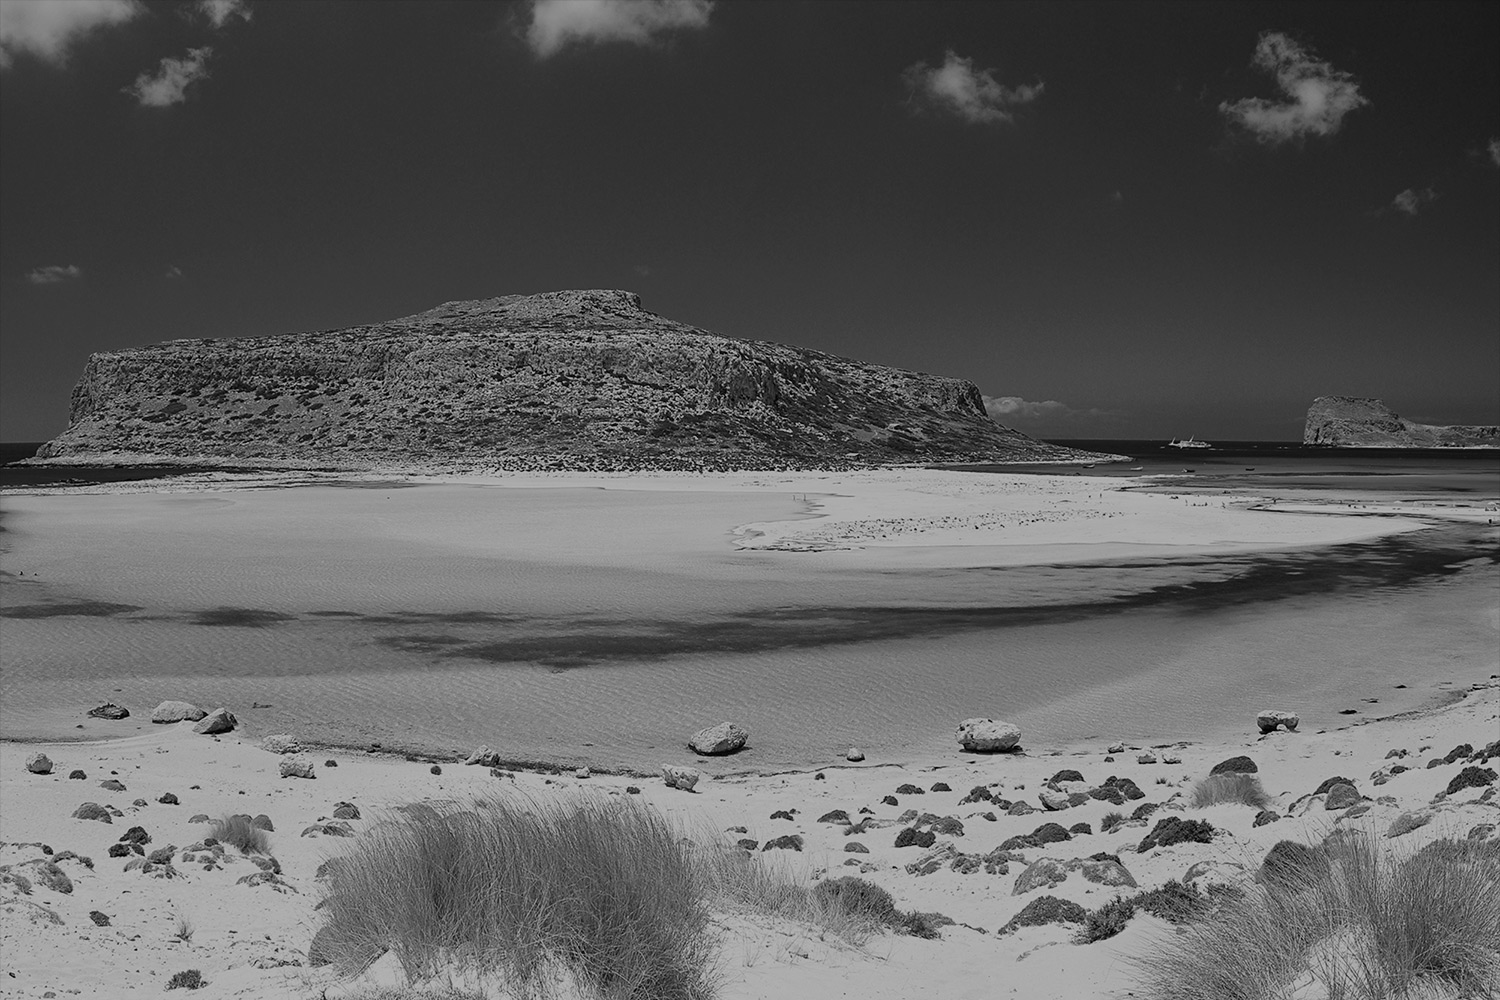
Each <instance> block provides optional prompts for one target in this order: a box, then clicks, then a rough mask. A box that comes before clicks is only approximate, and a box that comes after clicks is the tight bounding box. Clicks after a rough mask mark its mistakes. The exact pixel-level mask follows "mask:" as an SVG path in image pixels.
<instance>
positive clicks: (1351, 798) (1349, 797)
mask: <svg viewBox="0 0 1500 1000" xmlns="http://www.w3.org/2000/svg"><path fill="white" fill-rule="evenodd" d="M1359 800H1360V794H1359V789H1357V788H1355V787H1354V786H1353V785H1346V784H1343V783H1340V784H1337V785H1334V786H1333V787H1332V788H1330V789H1328V797H1327V798H1326V799H1324V800H1323V808H1324V809H1329V810H1332V809H1347V808H1349V807H1350V806H1352V805H1355V804H1357V803H1358V802H1359Z"/></svg>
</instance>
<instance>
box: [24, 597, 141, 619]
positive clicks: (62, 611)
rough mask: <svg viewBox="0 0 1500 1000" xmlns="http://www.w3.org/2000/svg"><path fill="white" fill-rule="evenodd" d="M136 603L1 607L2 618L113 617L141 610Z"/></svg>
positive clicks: (79, 602) (73, 602)
mask: <svg viewBox="0 0 1500 1000" xmlns="http://www.w3.org/2000/svg"><path fill="white" fill-rule="evenodd" d="M140 610H141V609H140V607H138V606H137V605H134V604H111V603H110V602H108V601H64V602H61V603H57V604H18V605H15V606H14V607H9V608H0V618H64V617H71V616H77V617H80V618H113V617H114V616H115V615H128V614H130V613H131V612H132V611H140Z"/></svg>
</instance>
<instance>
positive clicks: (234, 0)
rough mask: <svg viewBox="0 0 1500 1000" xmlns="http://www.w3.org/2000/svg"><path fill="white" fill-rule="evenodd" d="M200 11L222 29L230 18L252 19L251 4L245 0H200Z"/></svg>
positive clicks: (198, 8) (216, 26)
mask: <svg viewBox="0 0 1500 1000" xmlns="http://www.w3.org/2000/svg"><path fill="white" fill-rule="evenodd" d="M197 10H198V13H200V14H202V15H203V16H204V17H206V18H208V20H209V23H210V24H212V25H213V26H214V27H215V28H220V29H222V28H223V27H224V25H226V24H228V23H229V20H230V18H235V17H237V18H239V19H240V20H241V21H248V20H250V13H251V12H250V5H249V4H248V3H246V2H245V0H198V3H197Z"/></svg>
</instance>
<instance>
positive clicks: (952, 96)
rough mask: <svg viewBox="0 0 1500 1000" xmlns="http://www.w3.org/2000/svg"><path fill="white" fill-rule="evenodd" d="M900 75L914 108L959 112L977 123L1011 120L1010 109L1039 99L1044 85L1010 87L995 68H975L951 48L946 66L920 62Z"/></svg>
mask: <svg viewBox="0 0 1500 1000" xmlns="http://www.w3.org/2000/svg"><path fill="white" fill-rule="evenodd" d="M901 78H902V79H903V80H905V81H906V85H907V86H908V87H910V88H911V91H912V97H913V99H914V100H915V101H916V102H917V103H916V104H915V105H914V107H915V108H917V109H919V110H920V109H922V108H927V109H929V110H933V111H938V112H942V113H946V114H951V115H957V116H958V117H959V118H962V119H963V120H964V121H966V122H970V123H971V124H975V125H987V124H990V123H992V122H1008V121H1010V120H1012V118H1014V115H1013V114H1012V113H1011V110H1010V109H1011V108H1013V107H1016V106H1018V105H1021V104H1030V103H1031V102H1032V101H1034V100H1036V99H1037V98H1038V97H1040V96H1041V94H1042V89H1043V86H1044V85H1043V84H1042V82H1041V81H1040V80H1038V81H1037V83H1036V85H1035V86H1031V85H1030V84H1022V85H1021V86H1019V87H1007V86H1005V85H1004V84H1002V83H1001V82H1000V81H998V80H996V79H995V71H994V70H991V69H985V70H976V69H975V68H974V60H972V59H964V58H962V57H961V56H959V55H958V54H957V53H955V52H954V51H953V50H952V49H949V50H948V52H947V54H946V55H945V56H944V58H943V65H941V66H939V67H937V68H935V69H934V68H933V67H931V66H928V65H927V64H926V63H917V64H915V65H913V66H908V67H907V68H906V70H905V71H904V72H903V73H902V74H901Z"/></svg>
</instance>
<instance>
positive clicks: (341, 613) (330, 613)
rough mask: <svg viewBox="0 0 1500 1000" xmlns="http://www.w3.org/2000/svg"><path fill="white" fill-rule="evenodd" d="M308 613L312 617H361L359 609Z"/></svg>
mask: <svg viewBox="0 0 1500 1000" xmlns="http://www.w3.org/2000/svg"><path fill="white" fill-rule="evenodd" d="M307 614H308V616H309V617H312V618H358V617H360V614H359V612H357V611H309V612H307Z"/></svg>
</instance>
